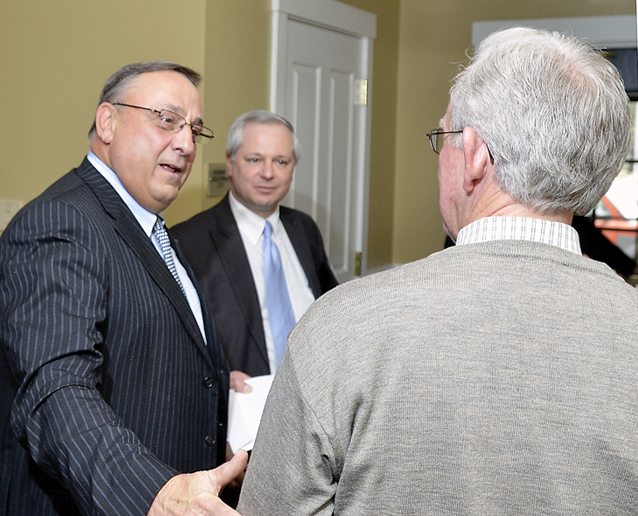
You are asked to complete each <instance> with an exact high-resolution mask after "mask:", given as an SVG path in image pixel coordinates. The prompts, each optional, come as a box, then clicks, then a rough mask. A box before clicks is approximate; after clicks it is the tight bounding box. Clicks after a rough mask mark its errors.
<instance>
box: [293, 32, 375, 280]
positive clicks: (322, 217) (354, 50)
mask: <svg viewBox="0 0 638 516" xmlns="http://www.w3.org/2000/svg"><path fill="white" fill-rule="evenodd" d="M361 54H362V48H361V41H360V39H359V38H357V37H354V36H350V35H347V34H343V33H341V32H337V31H333V30H329V29H325V28H320V27H316V26H314V25H310V24H307V23H303V22H299V21H295V20H289V22H288V43H287V56H288V62H287V77H288V79H287V80H288V87H287V101H286V113H285V114H284V116H286V118H288V119H289V120H290V121H291V122H292V124H293V125H294V126H295V130H296V132H297V136H298V137H299V140H300V142H301V147H302V159H301V161H300V162H299V164H298V165H297V167H296V169H295V178H294V181H293V185H292V187H291V191H290V193H289V194H288V196H287V197H286V199H285V200H284V204H287V205H289V206H292V207H295V208H297V209H300V210H302V211H305V212H307V213H309V214H310V215H311V216H312V217H313V218H314V219H315V220H316V221H317V224H318V225H319V228H320V229H321V232H322V235H323V238H324V243H325V246H326V252H327V253H328V256H329V257H330V261H331V263H332V265H333V267H334V269H335V272H336V273H337V276H338V277H339V279H340V280H342V281H344V280H347V279H351V278H352V277H354V255H355V254H356V253H360V252H362V239H361V229H360V228H355V229H357V231H352V229H353V225H354V224H357V223H358V221H360V220H361V219H362V218H363V217H362V215H361V213H360V212H362V211H363V203H362V202H361V201H360V199H362V197H363V196H362V195H361V193H360V192H356V191H353V186H356V185H362V184H363V181H362V180H360V178H358V177H356V176H357V175H361V174H363V160H362V156H359V155H358V153H357V148H358V146H357V145H355V141H356V140H357V139H359V138H361V137H365V136H364V134H365V127H361V124H357V123H356V117H355V109H364V108H365V106H355V95H354V86H355V79H356V78H357V76H359V77H360V76H361V72H360V70H361V68H362V57H361Z"/></svg>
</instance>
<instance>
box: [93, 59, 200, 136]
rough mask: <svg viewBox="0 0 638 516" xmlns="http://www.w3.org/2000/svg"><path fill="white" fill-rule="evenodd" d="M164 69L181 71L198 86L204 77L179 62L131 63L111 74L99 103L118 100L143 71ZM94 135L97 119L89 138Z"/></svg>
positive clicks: (160, 70) (161, 70)
mask: <svg viewBox="0 0 638 516" xmlns="http://www.w3.org/2000/svg"><path fill="white" fill-rule="evenodd" d="M163 71H169V72H177V73H180V74H182V75H183V76H184V77H186V78H187V79H188V80H189V81H190V82H192V83H193V84H194V85H195V86H197V85H198V84H199V82H200V81H201V79H202V77H201V75H200V74H199V73H197V72H196V71H195V70H193V69H191V68H188V67H187V66H182V65H180V64H177V63H171V62H168V61H148V62H145V63H131V64H128V65H126V66H123V67H122V68H120V69H119V70H118V71H117V72H115V73H114V74H113V75H111V77H109V79H108V81H106V84H105V85H104V88H102V93H101V94H100V100H99V102H98V104H97V105H98V106H99V105H100V104H102V103H103V102H113V101H114V100H116V99H117V97H118V96H119V95H120V94H121V93H122V91H123V90H125V89H126V87H127V86H128V85H129V84H130V82H131V81H132V80H133V79H135V78H136V77H137V76H139V75H142V74H143V73H150V72H163ZM93 136H95V120H93V125H92V126H91V130H90V131H89V138H92V137H93Z"/></svg>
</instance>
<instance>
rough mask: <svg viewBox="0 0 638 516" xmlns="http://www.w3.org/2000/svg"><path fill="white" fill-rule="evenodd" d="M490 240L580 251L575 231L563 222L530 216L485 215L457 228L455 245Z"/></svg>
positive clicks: (574, 251) (580, 252)
mask: <svg viewBox="0 0 638 516" xmlns="http://www.w3.org/2000/svg"><path fill="white" fill-rule="evenodd" d="M493 240H527V241H529V242H539V243H542V244H549V245H553V246H556V247H560V248H561V249H565V250H567V251H570V252H572V253H575V254H582V251H581V249H580V239H579V238H578V233H577V232H576V230H575V229H574V228H573V227H571V226H569V225H567V224H563V223H562V222H556V221H551V220H545V219H536V218H531V217H485V218H482V219H479V220H477V221H475V222H472V223H471V224H468V225H467V226H465V227H464V228H462V229H461V230H460V231H459V234H458V237H457V239H456V245H465V244H475V243H478V242H490V241H493Z"/></svg>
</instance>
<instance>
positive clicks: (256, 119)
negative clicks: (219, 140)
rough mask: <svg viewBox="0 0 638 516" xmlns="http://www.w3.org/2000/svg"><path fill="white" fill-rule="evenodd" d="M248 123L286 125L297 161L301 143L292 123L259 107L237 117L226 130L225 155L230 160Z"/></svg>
mask: <svg viewBox="0 0 638 516" xmlns="http://www.w3.org/2000/svg"><path fill="white" fill-rule="evenodd" d="M248 124H280V125H283V126H284V127H287V128H288V129H289V130H290V134H291V136H292V152H293V158H294V160H295V164H297V163H298V162H299V159H300V158H301V145H300V144H299V140H298V138H297V135H296V134H295V129H294V128H293V126H292V124H291V123H290V122H288V120H286V119H285V118H284V117H282V116H279V115H278V114H276V113H272V112H270V111H263V110H261V109H256V110H254V111H249V112H248V113H244V114H243V115H241V116H240V117H238V118H237V120H235V122H233V125H232V126H231V127H230V130H229V131H228V138H227V139H226V156H228V157H229V158H230V159H231V161H233V160H234V159H235V154H237V150H238V149H239V147H241V144H242V143H243V141H244V129H245V128H246V126H247V125H248Z"/></svg>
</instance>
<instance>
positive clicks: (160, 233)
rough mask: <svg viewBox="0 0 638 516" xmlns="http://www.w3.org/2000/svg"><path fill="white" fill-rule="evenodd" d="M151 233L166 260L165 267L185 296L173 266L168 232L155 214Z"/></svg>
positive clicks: (162, 221)
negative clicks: (153, 234) (155, 218)
mask: <svg viewBox="0 0 638 516" xmlns="http://www.w3.org/2000/svg"><path fill="white" fill-rule="evenodd" d="M153 233H155V236H156V237H157V241H158V242H159V245H160V249H161V250H162V256H164V262H166V267H168V270H169V271H171V274H172V275H173V278H175V281H177V284H178V285H179V288H181V289H182V293H183V294H184V297H186V291H185V290H184V285H182V281H181V280H180V279H179V274H177V269H176V268H175V262H173V253H172V251H171V241H170V239H169V238H168V233H167V232H166V229H165V228H164V219H163V218H162V217H160V216H159V215H158V216H157V220H156V221H155V226H153Z"/></svg>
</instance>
